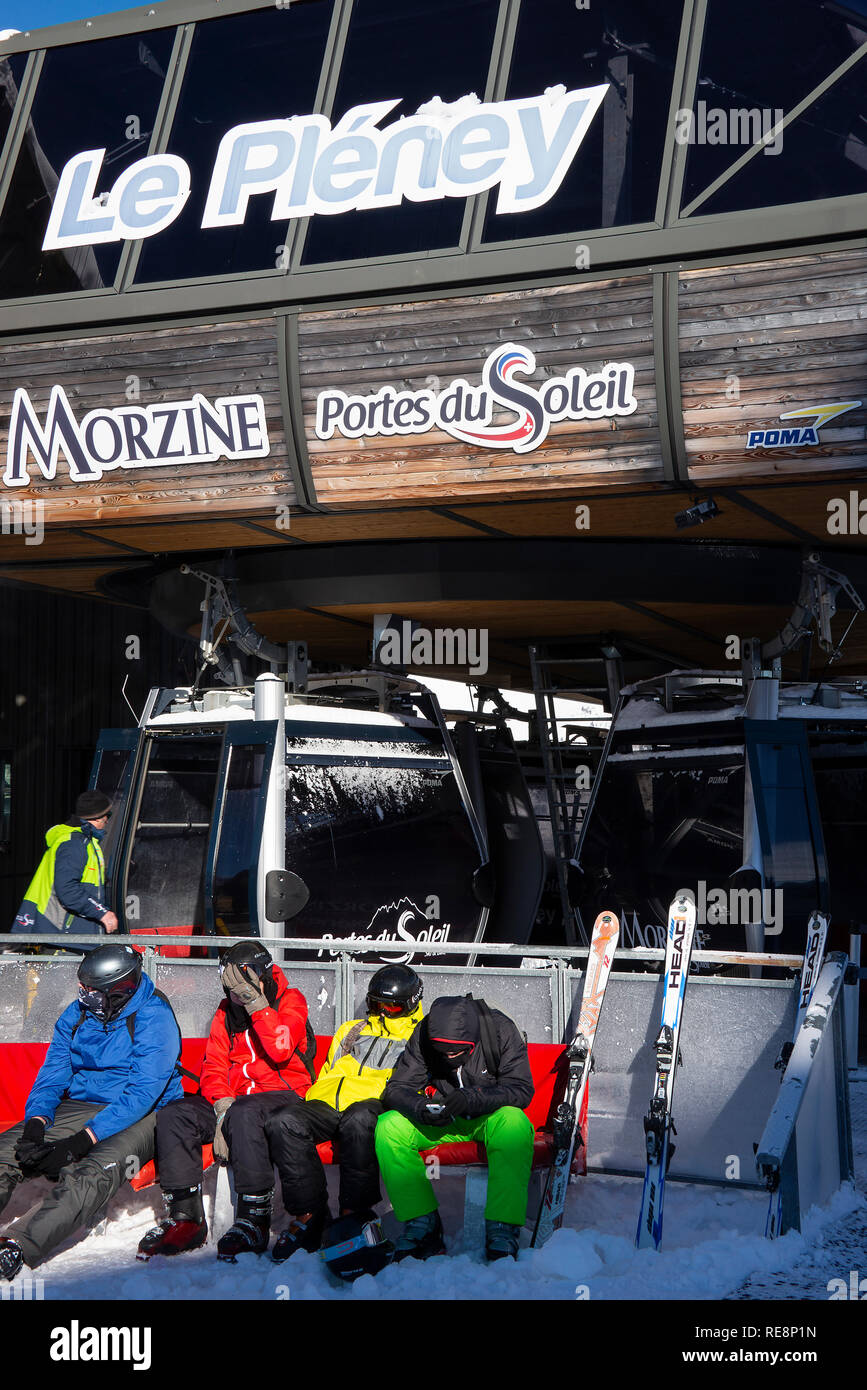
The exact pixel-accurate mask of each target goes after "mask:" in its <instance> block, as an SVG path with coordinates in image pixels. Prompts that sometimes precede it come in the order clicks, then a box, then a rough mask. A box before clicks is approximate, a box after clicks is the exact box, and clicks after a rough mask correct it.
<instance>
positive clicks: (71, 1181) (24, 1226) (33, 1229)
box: [0, 1100, 156, 1269]
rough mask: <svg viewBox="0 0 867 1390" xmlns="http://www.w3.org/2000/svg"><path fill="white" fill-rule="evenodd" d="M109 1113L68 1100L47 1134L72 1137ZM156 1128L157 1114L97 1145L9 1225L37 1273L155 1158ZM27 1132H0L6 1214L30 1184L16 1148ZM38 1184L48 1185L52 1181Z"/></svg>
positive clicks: (0, 1190)
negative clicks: (20, 1188) (22, 1187)
mask: <svg viewBox="0 0 867 1390" xmlns="http://www.w3.org/2000/svg"><path fill="white" fill-rule="evenodd" d="M104 1109H105V1106H103V1105H88V1104H87V1103H86V1102H85V1101H79V1100H62V1101H61V1102H60V1104H59V1105H58V1107H57V1113H56V1115H55V1117H54V1124H53V1125H52V1126H51V1127H50V1129H48V1130H46V1138H47V1139H49V1140H50V1139H67V1138H68V1137H69V1136H70V1135H71V1134H77V1133H78V1131H79V1130H80V1129H84V1127H85V1125H86V1124H87V1123H88V1121H89V1120H92V1119H93V1117H94V1115H97V1114H98V1113H99V1111H100V1110H104ZM155 1127H156V1115H155V1114H154V1113H153V1112H151V1114H150V1115H145V1117H144V1119H143V1120H138V1121H137V1123H136V1124H134V1125H130V1127H129V1129H123V1130H121V1131H120V1133H119V1134H113V1135H112V1136H111V1138H110V1139H103V1140H102V1141H101V1142H100V1143H99V1144H96V1145H94V1147H93V1148H92V1149H91V1150H90V1153H89V1154H88V1155H87V1157H86V1158H83V1159H81V1160H80V1161H79V1162H78V1163H71V1164H69V1166H68V1167H67V1168H64V1169H63V1170H62V1172H61V1174H60V1177H59V1179H58V1180H57V1182H56V1183H55V1185H54V1187H53V1188H52V1190H51V1192H50V1193H49V1194H48V1195H47V1196H46V1197H45V1199H44V1201H43V1202H42V1203H41V1205H40V1206H38V1207H37V1208H36V1210H35V1211H34V1212H32V1213H31V1214H30V1215H29V1216H27V1217H23V1218H19V1219H18V1220H17V1221H13V1222H11V1223H10V1225H9V1226H7V1227H6V1229H5V1230H4V1231H3V1234H4V1235H5V1236H8V1237H10V1238H11V1239H12V1240H15V1241H17V1242H18V1244H19V1245H20V1246H21V1249H22V1251H23V1253H24V1259H25V1262H26V1263H27V1264H28V1265H29V1266H30V1268H31V1269H35V1268H36V1266H37V1265H40V1264H42V1263H43V1261H44V1260H47V1259H48V1258H49V1257H50V1255H51V1252H52V1250H54V1249H55V1247H56V1246H58V1245H60V1243H61V1241H64V1240H66V1237H67V1236H70V1235H72V1232H73V1231H75V1230H77V1229H78V1227H79V1226H87V1225H90V1224H92V1222H93V1219H94V1217H96V1216H97V1215H98V1213H99V1212H100V1211H101V1210H102V1208H103V1207H104V1206H105V1205H106V1204H107V1203H108V1202H109V1201H110V1199H111V1198H112V1197H113V1196H114V1194H115V1193H116V1192H117V1190H118V1188H119V1187H120V1185H121V1183H123V1182H125V1181H126V1180H127V1178H131V1177H134V1176H135V1174H136V1173H137V1172H138V1171H139V1169H140V1168H141V1167H142V1166H143V1165H144V1164H145V1163H147V1162H148V1160H149V1159H151V1158H153V1156H154V1131H155ZM23 1129H24V1124H23V1123H21V1124H19V1125H13V1127H12V1128H11V1129H7V1130H6V1131H5V1133H4V1134H0V1211H2V1210H3V1208H4V1207H5V1206H6V1203H7V1202H8V1201H9V1198H10V1197H11V1196H12V1193H13V1192H14V1190H15V1188H16V1187H17V1186H18V1184H19V1183H20V1182H26V1181H28V1179H27V1178H26V1177H25V1175H24V1174H23V1173H22V1171H21V1169H20V1168H19V1166H18V1163H17V1161H16V1158H15V1145H16V1144H17V1142H18V1140H19V1138H20V1137H21V1133H22V1131H23ZM34 1181H37V1182H40V1183H42V1184H44V1183H46V1182H48V1181H50V1179H46V1178H37V1179H34Z"/></svg>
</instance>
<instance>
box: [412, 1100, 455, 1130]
mask: <svg viewBox="0 0 867 1390" xmlns="http://www.w3.org/2000/svg"><path fill="white" fill-rule="evenodd" d="M412 1118H413V1119H414V1120H415V1121H416V1122H417V1123H418V1124H420V1125H445V1124H447V1123H448V1115H447V1114H446V1108H445V1104H444V1102H443V1098H442V1096H440V1095H436V1096H419V1098H418V1101H417V1103H416V1105H415V1111H414V1114H413V1117H412Z"/></svg>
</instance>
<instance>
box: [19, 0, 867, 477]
mask: <svg viewBox="0 0 867 1390" xmlns="http://www.w3.org/2000/svg"><path fill="white" fill-rule="evenodd" d="M299 2H300V3H320V0H293V3H299ZM322 2H324V0H322ZM217 3H218V0H177V3H176V2H175V0H166V2H165V3H164V4H162V5H161V6H160V7H159V10H160V12H159V13H157V12H155V11H150V12H148V13H146V14H145V15H143V16H142V15H141V14H140V13H139V12H137V11H129V10H128V11H120V12H119V13H116V14H114V15H108V16H103V17H101V18H98V19H94V20H88V21H80V22H76V23H74V24H66V25H58V26H55V27H54V28H51V29H46V30H40V31H35V37H36V40H37V41H38V42H39V44H40V45H41V47H40V49H39V50H34V49H33V42H34V33H33V32H32V31H27V32H26V33H24V34H22V35H20V36H18V37H16V38H14V39H12V40H9V41H7V42H6V43H5V44H4V52H8V53H11V52H25V51H30V52H31V63H30V64H29V66H28V71H27V73H26V74H25V81H24V82H22V87H24V86H25V84H26V87H27V91H26V96H27V98H28V100H30V101H32V96H33V92H34V89H35V79H34V76H33V74H34V68H35V65H36V63H39V64H41V58H42V55H43V54H44V52H45V51H47V50H48V49H49V48H53V47H57V46H59V45H63V44H69V43H77V42H82V41H89V40H97V39H101V38H108V37H117V36H120V35H123V34H131V33H140V32H141V33H144V32H147V31H148V30H150V29H164V28H168V27H171V26H172V25H176V26H177V25H189V24H193V23H195V22H196V21H198V20H206V19H211V18H218V17H221V16H229V15H237V14H243V13H249V12H254V11H257V10H262V9H265V8H269V5H266V4H264V3H262V0H219V10H217V9H216V5H217ZM501 3H502V5H503V9H502V10H501V15H500V20H499V21H498V29H497V31H496V33H495V41H494V45H493V47H492V57H491V68H490V71H489V83H490V84H492V90H494V91H498V90H499V89H500V88H501V87H502V88H503V89H505V87H504V84H505V81H506V71H507V67H508V56H509V51H510V44H513V42H514V31H515V26H516V24H517V19H518V15H519V12H520V11H519V5H520V0H501ZM707 4H708V0H686V4H685V9H684V15H683V21H682V27H681V34H680V36H679V46H678V53H677V59H676V68H675V73H674V78H673V85H672V97H671V107H670V117H671V112H673V111H676V110H677V109H678V105H684V104H687V103H689V104H691V103H692V99H693V95H694V90H695V83H696V81H697V77H698V68H699V62H700V54H701V45H702V40H703V35H704V27H705V20H706V12H707ZM351 5H352V0H336V9H335V18H334V19H333V21H332V30H331V32H330V35H329V43H330V45H331V48H330V52H329V50H328V48H327V49H326V58H327V60H328V62H330V65H331V66H330V70H329V72H328V74H326V71H325V67H323V73H322V77H321V81H320V91H321V96H322V103H323V105H324V104H327V101H328V99H329V93H330V94H331V96H332V98H333V91H334V89H335V88H336V81H337V77H338V73H339V65H340V61H341V59H342V51H343V45H344V44H345V38H346V31H347V27H348V18H349V14H350V12H351ZM498 45H499V49H498ZM172 76H173V77H174V76H175V74H172ZM168 81H169V74H167V83H168ZM27 114H29V107H28V108H27V113H25V103H22V102H21V101H20V100H19V103H18V106H17V107H16V112H15V114H14V117H13V120H14V122H15V125H16V131H15V134H16V137H17V142H16V141H13V142H11V143H10V141H9V140H7V146H6V150H5V152H4V159H5V166H4V165H3V164H0V194H2V192H3V190H4V187H5V186H6V181H7V179H8V177H11V171H10V166H14V159H15V158H16V157H17V153H18V146H20V140H21V138H22V137H23V130H24V127H25V125H26V118H27ZM162 115H163V119H164V123H165V134H166V135H167V134H168V130H169V127H170V122H171V117H172V115H173V110H172V109H171V108H170V103H169V100H168V99H166V101H165V104H164V109H163V112H162ZM10 133H11V132H10ZM674 133H675V123H674V121H673V120H671V118H670V119H669V129H668V132H667V141H666V145H665V147H664V150H663V158H662V165H661V170H660V184H659V191H658V198H657V217H660V216H661V217H662V218H663V225H660V224H659V222H658V221H657V222H654V223H641V224H634V225H633V226H629V227H615V228H608V229H603V230H599V229H596V230H593V231H589V232H588V231H581V230H580V229H579V230H578V231H576V232H574V233H572V234H571V235H570V236H568V237H553V238H551V237H547V238H546V237H543V238H531V239H528V240H526V241H523V242H510V243H507V244H491V243H486V244H485V245H484V246H482V245H481V244H479V242H478V237H479V234H480V229H481V226H482V221H483V216H484V213H483V206H482V204H483V200H484V199H486V198H487V196H488V195H487V194H481V195H476V200H475V205H474V206H473V207H472V209H471V210H470V211H468V212H467V214H466V216H465V221H464V227H463V229H462V238H465V241H466V250H463V249H462V247H461V246H459V247H457V248H454V249H451V250H448V249H447V250H445V251H442V250H437V251H435V252H431V253H428V254H427V255H425V256H421V257H418V256H412V257H407V256H396V257H385V258H382V259H378V260H375V261H373V262H364V261H346V262H334V263H331V264H330V265H328V266H310V267H304V268H302V269H299V268H298V260H299V258H300V255H301V247H302V245H303V240H304V237H303V236H302V235H301V231H300V229H299V228H295V229H294V230H293V247H292V257H290V263H289V267H288V269H283V270H280V269H275V270H265V271H258V272H252V273H250V274H246V275H241V276H239V275H228V276H224V277H219V278H212V279H210V280H207V279H201V280H190V279H183V280H180V279H179V280H174V281H166V282H165V283H163V284H161V285H147V286H142V287H137V286H135V285H133V284H130V283H129V281H130V276H131V274H132V269H133V261H134V253H128V255H129V259H128V261H127V262H126V265H127V273H126V275H125V277H124V279H123V283H122V285H121V290H122V295H117V294H116V293H115V291H114V290H113V289H106V290H92V291H78V292H71V293H68V294H62V295H51V296H29V297H26V298H22V299H17V300H16V299H10V300H6V301H4V303H3V310H4V321H5V325H6V327H7V329H8V330H9V331H10V332H11V333H13V334H15V333H19V332H21V331H27V330H29V331H31V332H32V331H33V329H34V328H35V329H36V331H40V330H41V329H42V328H43V327H50V328H53V329H55V331H57V330H62V329H63V328H64V327H66V326H69V327H74V328H75V329H77V330H80V329H81V328H84V327H86V326H87V325H89V324H91V323H93V324H96V323H99V324H103V325H106V326H109V325H110V324H111V320H112V319H113V318H114V316H115V314H116V313H118V314H119V313H123V315H124V317H125V318H127V317H129V316H130V315H132V316H134V317H135V318H138V317H141V318H142V319H145V318H151V317H153V316H157V317H159V316H164V317H180V316H181V315H189V314H202V315H207V314H208V312H209V310H211V311H213V312H215V313H217V314H219V315H220V316H222V315H225V312H226V311H227V310H228V311H229V313H231V312H232V311H233V310H236V309H238V310H240V309H241V308H242V306H243V307H244V308H246V309H247V310H248V311H253V312H255V310H256V309H257V308H258V307H262V308H264V309H266V311H267V309H272V310H273V308H274V307H275V305H279V306H281V307H286V308H288V307H290V301H294V303H295V307H297V308H299V309H300V307H301V306H302V304H307V303H321V302H323V301H325V300H329V301H333V300H334V299H335V297H336V298H337V299H339V300H345V299H347V298H354V297H357V298H360V299H363V302H372V299H371V297H372V296H373V297H376V296H379V295H382V296H384V297H391V298H392V299H393V298H394V297H395V296H396V295H400V296H401V297H402V298H404V299H405V298H414V297H416V296H417V295H418V294H419V287H420V286H421V287H422V288H421V293H422V294H427V295H428V297H431V296H436V295H437V294H438V293H442V292H443V291H445V292H449V291H451V292H456V291H455V289H454V287H455V285H456V282H458V281H459V282H460V284H461V286H467V285H468V284H470V283H474V284H476V285H479V286H480V288H482V289H483V290H484V291H485V292H492V290H493V289H495V288H497V287H499V286H500V285H502V286H503V287H504V288H506V287H510V286H511V282H513V281H514V282H520V285H521V286H526V283H527V278H528V276H530V277H533V276H538V277H539V282H540V283H544V281H545V279H546V278H547V279H550V278H551V277H553V276H557V275H560V276H562V275H564V274H569V275H575V276H576V280H577V279H583V278H598V276H599V275H600V274H601V273H604V272H605V271H606V270H607V271H608V272H609V273H612V272H615V271H616V272H617V273H619V274H623V273H625V271H624V267H625V266H629V265H631V264H635V265H636V266H645V267H647V266H651V265H652V266H653V268H654V269H657V268H658V266H659V262H660V261H669V262H671V261H679V260H683V259H687V258H689V259H690V260H693V259H695V258H697V257H703V256H713V255H714V253H715V252H716V253H717V256H718V257H719V256H725V255H728V254H731V252H732V250H733V248H735V247H736V248H738V249H739V251H740V256H739V257H736V259H743V257H744V255H745V254H748V255H750V256H751V258H753V259H755V258H756V256H757V253H758V252H760V251H761V250H764V249H766V248H767V249H776V250H777V253H778V254H781V253H782V248H788V249H790V250H791V249H794V248H803V247H804V246H805V245H806V244H808V243H810V242H815V241H816V240H817V239H819V240H821V241H822V242H823V243H826V244H828V245H833V244H837V243H838V242H839V241H840V240H841V239H843V238H848V237H852V236H858V235H860V234H863V230H864V226H865V210H867V194H854V195H847V196H844V197H840V198H829V199H824V200H816V201H814V202H809V203H791V204H785V205H780V206H778V207H775V208H770V209H768V208H759V209H749V210H745V211H741V212H734V213H726V214H722V215H718V216H715V217H702V216H696V215H691V216H690V217H688V218H686V217H682V216H680V215H679V214H678V213H677V211H676V210H677V207H678V200H679V197H680V189H681V188H682V181H683V173H684V169H685V157H686V152H685V147H684V146H681V145H679V144H678V142H677V141H676V140H675V138H674ZM13 145H14V146H15V147H14V148H13ZM579 236H580V237H581V239H582V242H583V243H584V244H586V245H587V246H588V251H589V253H590V264H591V266H592V267H593V271H592V274H591V275H590V276H589V277H588V276H586V275H578V274H576V272H575V269H574V246H575V238H576V237H579ZM862 244H864V243H862ZM293 258H294V259H293ZM711 263H713V262H711ZM458 267H460V269H459V270H458ZM491 282H493V284H492V283H491ZM515 287H516V288H517V287H519V285H518V284H516V285H515ZM464 292H466V290H464ZM121 297H122V299H123V301H124V305H125V307H124V309H123V310H122V311H121V310H119V308H116V307H115V306H117V305H118V300H119V299H120V298H121ZM94 299H96V300H98V301H99V303H96V304H94V303H92V302H91V301H93V300H94ZM108 300H110V301H111V304H112V309H111V310H109V311H108V312H107V304H106V301H108ZM667 325H668V326H667V328H666V332H667V334H668V337H669V340H670V341H673V340H672V339H671V327H672V320H671V311H670V308H669V317H668V320H667ZM670 360H671V362H672V364H673V362H674V358H673V356H672V357H671V359H670ZM665 452H666V459H667V467H668V470H669V471H670V472H671V473H672V478H673V480H676V479H677V477H678V475H681V474H683V473H684V460H683V457H682V455H681V452H680V448H679V443H678V436H677V431H676V430H675V431H674V432H673V434H672V437H671V439H670V441H669V442H668V444H667V446H666V451H665Z"/></svg>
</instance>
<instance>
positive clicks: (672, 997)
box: [635, 891, 695, 1250]
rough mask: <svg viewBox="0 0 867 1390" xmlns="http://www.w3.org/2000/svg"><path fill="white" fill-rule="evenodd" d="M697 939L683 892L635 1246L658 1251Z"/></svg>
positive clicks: (669, 949) (672, 926)
mask: <svg viewBox="0 0 867 1390" xmlns="http://www.w3.org/2000/svg"><path fill="white" fill-rule="evenodd" d="M694 936H695V898H694V896H693V894H692V893H690V892H687V891H684V892H682V893H679V894H678V896H677V897H676V898H675V900H674V902H673V903H672V904H671V907H670V908H669V909H668V939H667V942H666V947H665V975H664V977H663V995H662V1025H661V1027H660V1032H659V1037H658V1038H657V1040H656V1042H655V1044H654V1047H655V1048H656V1080H655V1082H654V1086H653V1097H652V1099H651V1102H650V1110H649V1111H648V1113H647V1114H646V1115H645V1117H644V1138H645V1145H646V1148H647V1169H646V1171H645V1174H644V1190H643V1192H642V1196H641V1212H640V1214H639V1217H638V1231H637V1233H636V1236H635V1244H636V1246H637V1247H638V1249H639V1250H642V1249H644V1248H645V1247H651V1248H653V1249H654V1250H658V1249H659V1245H660V1241H661V1240H662V1201H663V1197H664V1194H665V1176H666V1173H667V1172H668V1165H669V1163H670V1162H671V1158H672V1155H673V1153H674V1145H673V1144H672V1142H671V1136H672V1135H673V1134H675V1133H676V1132H677V1131H676V1130H675V1128H674V1124H673V1122H672V1118H671V1098H672V1094H673V1092H674V1075H675V1071H676V1070H677V1065H678V1062H679V1061H680V1060H681V1058H680V1051H679V1040H680V1025H681V1020H682V1019H683V998H684V994H685V992H686V981H687V976H688V975H689V961H690V956H691V955H692V943H693V937H694Z"/></svg>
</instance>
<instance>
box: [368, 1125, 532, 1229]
mask: <svg viewBox="0 0 867 1390" xmlns="http://www.w3.org/2000/svg"><path fill="white" fill-rule="evenodd" d="M467 1139H475V1140H476V1141H477V1142H478V1143H480V1144H484V1146H485V1149H486V1150H487V1157H488V1199H487V1202H486V1204H485V1217H486V1219H487V1220H488V1221H506V1222H508V1223H509V1224H510V1225H512V1226H523V1224H524V1221H525V1220H526V1216H527V1186H528V1184H529V1181H530V1169H531V1168H532V1166H533V1125H532V1123H531V1122H530V1120H528V1118H527V1116H526V1115H525V1114H524V1112H523V1110H518V1109H516V1108H515V1106H513V1105H503V1106H501V1107H500V1109H499V1110H495V1111H494V1112H493V1113H492V1114H490V1115H480V1116H479V1117H478V1118H477V1119H474V1120H459V1119H453V1120H451V1121H450V1122H449V1124H448V1125H446V1126H435V1125H418V1124H416V1123H415V1121H414V1120H408V1119H407V1118H406V1116H405V1115H401V1114H400V1112H399V1111H397V1110H389V1111H387V1112H386V1114H384V1115H380V1117H379V1120H378V1121H377V1125H376V1157H377V1159H378V1161H379V1168H380V1172H381V1173H382V1180H383V1182H384V1183H385V1187H386V1191H387V1192H388V1195H389V1198H390V1200H391V1204H392V1206H393V1207H394V1214H395V1216H396V1217H397V1219H398V1221H412V1220H413V1219H414V1218H415V1217H416V1216H425V1215H427V1213H428V1212H432V1211H436V1209H437V1200H436V1197H435V1196H434V1185H433V1183H432V1182H431V1181H430V1178H429V1176H428V1169H427V1168H426V1167H425V1164H424V1161H423V1159H422V1157H421V1154H420V1153H419V1150H420V1149H432V1148H434V1146H435V1145H437V1144H458V1143H461V1142H462V1141H465V1140H467Z"/></svg>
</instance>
